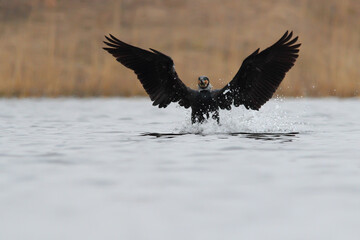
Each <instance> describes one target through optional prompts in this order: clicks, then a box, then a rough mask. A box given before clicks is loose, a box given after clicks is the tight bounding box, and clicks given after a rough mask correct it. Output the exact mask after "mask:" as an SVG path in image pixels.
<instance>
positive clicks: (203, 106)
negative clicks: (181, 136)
mask: <svg viewBox="0 0 360 240" xmlns="http://www.w3.org/2000/svg"><path fill="white" fill-rule="evenodd" d="M191 102H192V104H191V122H192V123H196V122H199V123H202V122H204V121H205V120H206V119H208V118H210V117H211V118H212V119H214V120H216V121H218V122H219V121H220V118H219V106H218V103H217V101H216V99H215V98H214V92H213V91H211V90H200V91H198V92H197V93H195V94H194V100H193V101H191Z"/></svg>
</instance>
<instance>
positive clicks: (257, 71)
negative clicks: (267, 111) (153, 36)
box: [104, 31, 301, 123]
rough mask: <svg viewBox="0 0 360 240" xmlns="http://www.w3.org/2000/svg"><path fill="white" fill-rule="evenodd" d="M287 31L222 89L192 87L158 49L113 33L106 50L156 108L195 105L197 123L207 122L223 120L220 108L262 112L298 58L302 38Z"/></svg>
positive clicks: (202, 84)
mask: <svg viewBox="0 0 360 240" xmlns="http://www.w3.org/2000/svg"><path fill="white" fill-rule="evenodd" d="M292 35H293V34H292V32H290V33H289V32H288V31H287V32H286V33H285V34H284V35H283V36H282V37H281V38H280V40H279V41H277V42H276V43H275V44H273V45H272V46H270V47H268V48H267V49H265V50H263V51H261V52H259V49H257V50H256V51H255V52H253V53H252V54H251V55H250V56H248V57H247V58H245V60H244V61H243V63H242V65H241V67H240V69H239V70H238V72H237V73H236V75H235V77H234V78H233V79H232V80H231V81H230V82H229V83H228V84H227V85H226V86H225V87H223V88H222V89H216V90H212V86H211V84H210V81H209V78H208V77H206V76H200V77H199V78H198V89H197V90H194V89H191V88H189V87H187V86H186V85H185V84H184V83H183V82H182V81H181V80H180V78H179V77H178V75H177V73H176V71H175V65H174V62H173V60H172V59H171V58H170V57H169V56H167V55H165V54H163V53H161V52H159V51H157V50H155V49H152V48H150V50H151V51H148V50H144V49H141V48H138V47H135V46H132V45H130V44H127V43H124V42H122V41H120V40H119V39H117V38H115V37H114V36H112V35H111V34H110V37H107V36H105V37H106V39H107V42H106V41H104V43H105V44H106V45H107V46H108V47H105V48H104V49H105V50H106V51H108V52H109V53H110V54H112V55H113V56H114V57H115V58H116V60H117V61H119V62H120V63H121V64H123V65H124V66H125V67H127V68H130V69H132V70H133V71H134V72H135V74H136V75H137V77H138V79H139V80H140V82H141V84H142V85H143V87H144V89H145V91H146V92H147V94H149V96H150V99H151V100H152V101H153V105H154V106H159V108H166V107H167V106H168V105H169V104H170V103H171V102H178V103H179V105H180V106H183V107H185V108H189V107H191V110H192V113H191V121H192V123H196V122H199V123H202V122H204V121H205V120H206V119H208V118H209V117H211V118H213V119H215V120H217V121H218V122H219V109H227V110H230V109H231V106H232V105H234V106H235V107H238V106H240V105H244V106H245V107H246V109H249V108H250V109H253V110H259V109H260V107H261V106H262V105H263V104H264V103H266V102H267V101H268V100H269V99H270V98H271V97H272V95H273V94H274V92H275V91H276V89H277V88H278V86H279V85H280V83H281V81H282V80H283V78H284V77H285V73H286V72H287V71H289V70H290V68H291V67H292V66H293V65H294V63H295V61H296V58H297V57H298V52H299V47H300V45H301V44H296V41H297V39H298V37H295V38H292Z"/></svg>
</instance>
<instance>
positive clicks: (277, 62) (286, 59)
mask: <svg viewBox="0 0 360 240" xmlns="http://www.w3.org/2000/svg"><path fill="white" fill-rule="evenodd" d="M292 36H293V33H292V32H290V33H289V32H288V31H286V33H285V34H284V35H283V36H282V37H281V38H280V39H279V40H278V41H277V42H276V43H274V44H273V45H272V46H270V47H268V48H267V49H265V50H263V51H261V52H260V53H259V49H257V50H256V51H254V52H253V53H252V54H250V55H249V56H248V57H247V58H246V59H245V60H244V61H243V63H242V65H241V67H240V69H239V71H238V72H237V73H236V75H235V77H234V78H233V80H231V82H230V83H229V84H227V85H226V86H225V87H224V88H222V89H219V90H215V93H214V95H215V97H216V99H217V101H218V103H219V107H220V108H221V109H228V108H229V106H230V105H232V104H234V105H235V106H236V107H237V106H239V105H244V106H245V107H246V108H247V109H249V108H251V109H253V110H259V109H260V108H261V106H262V105H264V104H265V103H266V102H267V101H268V100H269V99H270V98H271V97H272V96H273V94H274V93H275V91H276V89H277V88H278V87H279V85H280V83H281V81H282V80H283V79H284V77H285V74H286V73H287V72H288V71H289V70H290V69H291V67H292V66H294V63H295V61H296V59H297V57H298V56H299V55H298V53H299V47H300V45H301V44H296V42H297V40H298V37H295V38H292Z"/></svg>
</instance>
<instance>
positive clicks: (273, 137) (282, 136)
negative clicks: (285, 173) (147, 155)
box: [141, 132, 299, 143]
mask: <svg viewBox="0 0 360 240" xmlns="http://www.w3.org/2000/svg"><path fill="white" fill-rule="evenodd" d="M189 134H194V133H156V132H153V133H150V132H148V133H143V134H141V136H144V137H146V136H148V137H155V138H175V137H179V136H183V135H189ZM195 135H201V136H207V134H202V133H195ZM218 135H219V136H221V137H222V138H228V137H227V136H239V137H242V138H249V139H254V140H262V141H277V142H282V143H285V142H292V141H293V140H295V139H297V138H298V135H299V132H286V133H256V132H234V133H219V134H218Z"/></svg>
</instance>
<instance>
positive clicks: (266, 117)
mask: <svg viewBox="0 0 360 240" xmlns="http://www.w3.org/2000/svg"><path fill="white" fill-rule="evenodd" d="M283 101H284V99H281V98H276V99H274V100H272V101H270V102H268V103H267V104H266V105H265V106H263V107H262V108H261V110H260V111H251V110H246V109H245V108H243V107H239V108H233V109H232V110H231V111H226V110H224V111H220V124H217V122H216V121H215V120H212V119H209V120H208V121H207V122H205V123H202V124H189V122H190V116H187V117H186V120H185V121H184V122H183V123H182V124H181V126H180V127H177V128H176V129H175V131H177V132H180V133H184V134H185V133H191V134H203V135H209V134H223V133H227V134H229V133H239V132H243V133H287V132H301V131H304V125H305V124H304V123H302V122H299V121H298V120H299V115H298V113H297V112H296V111H294V110H293V109H284V108H283V106H284V104H283Z"/></svg>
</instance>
